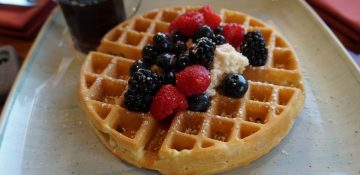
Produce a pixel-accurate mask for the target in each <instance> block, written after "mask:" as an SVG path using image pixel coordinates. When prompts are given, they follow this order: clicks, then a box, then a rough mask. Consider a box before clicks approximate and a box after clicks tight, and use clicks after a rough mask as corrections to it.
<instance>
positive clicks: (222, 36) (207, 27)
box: [124, 6, 267, 120]
mask: <svg viewBox="0 0 360 175" xmlns="http://www.w3.org/2000/svg"><path fill="white" fill-rule="evenodd" d="M220 23H221V18H220V17H219V16H218V15H217V14H216V13H215V12H214V11H213V10H212V9H211V8H210V6H204V7H203V8H201V9H199V10H198V11H193V12H186V13H184V14H183V15H181V16H179V17H178V18H177V19H175V20H174V21H173V22H172V23H171V24H170V27H169V32H168V33H157V34H155V35H154V37H153V39H152V44H150V45H146V46H145V47H144V48H143V49H142V58H143V59H142V60H137V61H135V62H134V63H133V64H132V66H131V68H130V79H129V82H128V89H127V91H126V93H125V100H124V105H125V107H126V108H127V109H128V110H130V111H136V112H149V111H150V113H151V115H152V116H153V117H154V118H155V119H158V120H163V119H165V118H167V117H170V116H173V115H174V114H176V113H177V112H180V111H184V110H191V111H200V112H204V111H206V110H207V109H208V108H209V107H210V105H211V97H209V96H208V95H207V94H206V93H205V91H206V90H207V88H208V87H209V85H210V83H211V77H210V71H211V68H212V64H213V62H214V52H215V49H216V46H217V45H222V44H225V43H229V44H231V45H232V46H233V47H234V48H236V49H238V50H240V52H241V53H242V54H243V55H244V56H246V57H247V58H248V59H249V62H250V65H252V66H263V65H264V64H265V63H266V59H267V48H266V45H265V41H264V38H263V36H262V35H261V33H260V32H258V31H255V32H248V33H246V34H245V30H244V28H243V26H242V25H240V24H236V23H228V24H226V25H225V26H221V25H220ZM220 89H221V93H222V94H223V95H225V96H228V97H231V98H241V97H243V96H244V94H245V93H246V91H247V89H248V82H247V80H246V79H245V77H243V76H242V75H241V74H238V73H237V72H234V73H229V74H228V75H226V76H225V78H224V79H223V80H222V84H221V88H220Z"/></svg>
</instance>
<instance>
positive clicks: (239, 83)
mask: <svg viewBox="0 0 360 175" xmlns="http://www.w3.org/2000/svg"><path fill="white" fill-rule="evenodd" d="M221 88H222V91H223V93H224V95H225V96H228V97H232V98H241V97H243V96H244V95H245V93H246V91H247V89H248V82H247V80H246V79H245V77H243V76H242V75H240V74H235V73H229V74H228V75H226V77H225V78H224V79H223V81H222V87H221Z"/></svg>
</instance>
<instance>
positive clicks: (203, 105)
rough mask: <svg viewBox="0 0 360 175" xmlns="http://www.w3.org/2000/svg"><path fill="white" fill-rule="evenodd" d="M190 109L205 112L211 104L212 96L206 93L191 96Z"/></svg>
mask: <svg viewBox="0 0 360 175" xmlns="http://www.w3.org/2000/svg"><path fill="white" fill-rule="evenodd" d="M187 100H188V104H189V108H188V109H189V110H191V111H198V112H205V111H206V110H207V109H208V108H209V106H210V101H211V100H210V97H209V96H208V95H206V94H204V93H202V94H200V95H195V96H191V97H189V98H188V99H187Z"/></svg>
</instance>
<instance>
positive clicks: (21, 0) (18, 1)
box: [0, 0, 36, 7]
mask: <svg viewBox="0 0 360 175" xmlns="http://www.w3.org/2000/svg"><path fill="white" fill-rule="evenodd" d="M0 5H12V6H23V7H32V6H36V0H0Z"/></svg>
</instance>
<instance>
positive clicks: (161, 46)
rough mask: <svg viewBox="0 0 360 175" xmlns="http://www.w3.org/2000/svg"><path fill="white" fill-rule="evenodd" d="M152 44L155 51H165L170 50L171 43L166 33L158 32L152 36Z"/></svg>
mask: <svg viewBox="0 0 360 175" xmlns="http://www.w3.org/2000/svg"><path fill="white" fill-rule="evenodd" d="M153 46H154V48H155V50H156V51H157V52H159V53H165V52H170V51H171V49H172V47H173V43H172V42H171V41H170V38H169V37H168V36H167V35H165V34H164V33H161V32H159V33H157V34H155V35H154V37H153Z"/></svg>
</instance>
